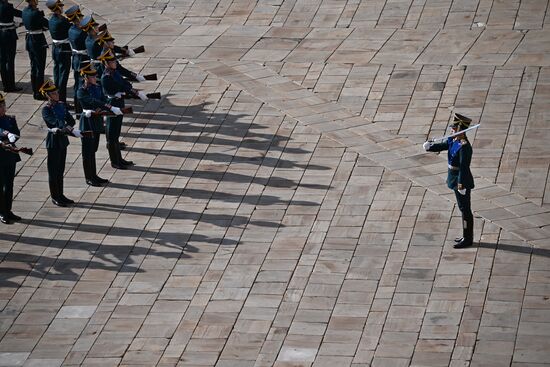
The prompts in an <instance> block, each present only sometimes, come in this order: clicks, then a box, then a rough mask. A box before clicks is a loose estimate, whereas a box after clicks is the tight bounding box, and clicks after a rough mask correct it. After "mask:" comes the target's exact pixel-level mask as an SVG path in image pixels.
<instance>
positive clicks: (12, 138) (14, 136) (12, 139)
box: [8, 133, 19, 143]
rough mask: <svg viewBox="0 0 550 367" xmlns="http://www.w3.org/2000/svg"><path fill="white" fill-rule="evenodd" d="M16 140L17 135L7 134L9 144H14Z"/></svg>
mask: <svg viewBox="0 0 550 367" xmlns="http://www.w3.org/2000/svg"><path fill="white" fill-rule="evenodd" d="M17 139H19V136H18V135H15V134H12V133H8V140H9V141H10V143H15V142H16V141H17Z"/></svg>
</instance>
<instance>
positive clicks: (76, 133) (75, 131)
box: [73, 129, 82, 138]
mask: <svg viewBox="0 0 550 367" xmlns="http://www.w3.org/2000/svg"><path fill="white" fill-rule="evenodd" d="M73 135H74V136H76V137H77V138H81V137H82V134H81V133H80V130H78V129H73Z"/></svg>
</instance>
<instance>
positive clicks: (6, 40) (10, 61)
mask: <svg viewBox="0 0 550 367" xmlns="http://www.w3.org/2000/svg"><path fill="white" fill-rule="evenodd" d="M16 51H17V34H16V33H15V30H14V29H12V30H0V77H1V78H2V84H3V85H4V91H9V90H13V88H15V52H16Z"/></svg>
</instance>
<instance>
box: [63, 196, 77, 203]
mask: <svg viewBox="0 0 550 367" xmlns="http://www.w3.org/2000/svg"><path fill="white" fill-rule="evenodd" d="M61 201H63V202H64V203H65V204H68V205H73V204H74V200H71V199H69V198H68V197H66V196H65V195H62V196H61Z"/></svg>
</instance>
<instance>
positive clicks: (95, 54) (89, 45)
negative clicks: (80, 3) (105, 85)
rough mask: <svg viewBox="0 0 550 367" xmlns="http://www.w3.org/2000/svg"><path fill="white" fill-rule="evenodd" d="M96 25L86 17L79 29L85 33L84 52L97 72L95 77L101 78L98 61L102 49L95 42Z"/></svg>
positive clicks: (100, 68) (92, 19)
mask: <svg viewBox="0 0 550 367" xmlns="http://www.w3.org/2000/svg"><path fill="white" fill-rule="evenodd" d="M96 26H97V23H96V22H95V20H94V18H93V17H92V16H91V15H87V16H85V17H84V18H82V20H81V21H80V29H82V30H83V31H84V32H86V33H87V36H86V42H85V43H86V52H87V53H88V57H89V58H90V60H92V63H93V65H94V68H95V69H96V70H97V77H98V78H101V74H102V72H103V66H102V64H101V61H99V60H98V58H99V56H101V51H102V50H103V48H102V47H101V46H100V45H99V42H98V41H97V34H98V31H97V28H96Z"/></svg>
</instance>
